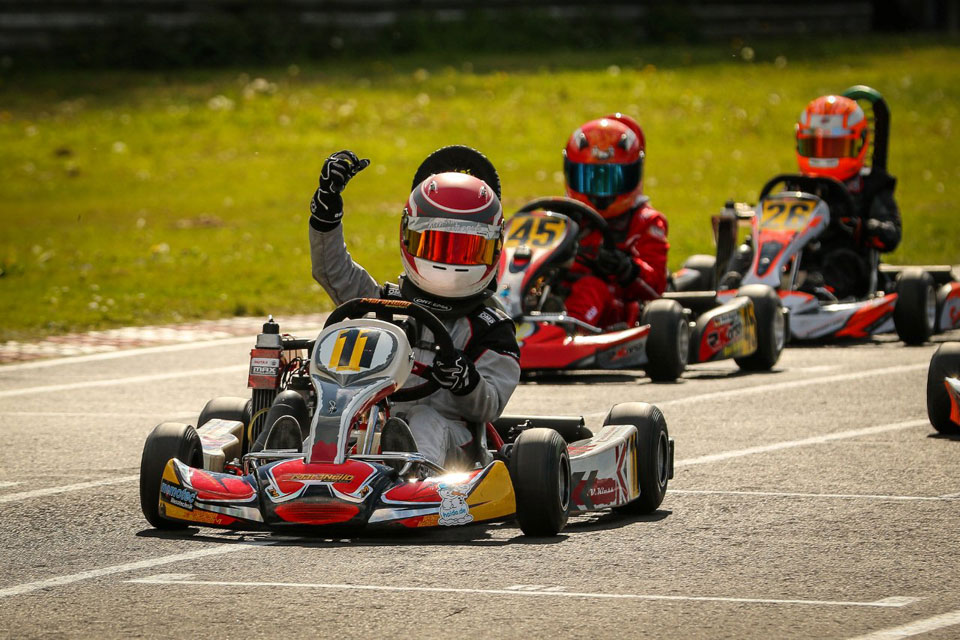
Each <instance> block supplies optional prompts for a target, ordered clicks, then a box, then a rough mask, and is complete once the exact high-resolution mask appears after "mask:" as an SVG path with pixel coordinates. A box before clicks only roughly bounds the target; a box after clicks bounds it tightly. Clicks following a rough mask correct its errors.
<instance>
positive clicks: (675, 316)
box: [640, 298, 690, 382]
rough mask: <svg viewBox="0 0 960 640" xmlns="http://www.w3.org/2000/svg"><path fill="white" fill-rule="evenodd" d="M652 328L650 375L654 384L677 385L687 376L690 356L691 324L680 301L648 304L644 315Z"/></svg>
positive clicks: (648, 370) (660, 300) (648, 337)
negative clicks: (679, 379)
mask: <svg viewBox="0 0 960 640" xmlns="http://www.w3.org/2000/svg"><path fill="white" fill-rule="evenodd" d="M640 322H641V324H649V325H650V335H649V336H647V365H646V368H645V369H644V370H645V371H646V374H647V375H648V376H650V379H651V380H653V381H654V382H674V381H675V380H676V379H677V378H679V377H680V376H681V375H683V372H684V370H685V369H686V368H687V358H688V357H689V355H690V324H689V323H688V322H687V314H685V313H684V311H683V307H682V306H680V303H679V302H677V301H676V300H666V299H663V298H661V299H659V300H653V301H651V302H648V303H647V305H646V306H645V307H644V308H643V315H641V316H640Z"/></svg>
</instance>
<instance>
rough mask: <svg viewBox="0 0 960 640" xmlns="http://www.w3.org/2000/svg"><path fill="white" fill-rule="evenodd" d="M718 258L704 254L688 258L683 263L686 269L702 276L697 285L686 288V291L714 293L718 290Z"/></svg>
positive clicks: (693, 284)
mask: <svg viewBox="0 0 960 640" xmlns="http://www.w3.org/2000/svg"><path fill="white" fill-rule="evenodd" d="M716 265H717V258H716V257H715V256H710V255H707V254H704V253H697V254H694V255H692V256H690V257H689V258H687V259H686V260H685V261H684V263H683V268H684V269H690V270H691V271H696V272H697V273H698V274H700V277H699V278H698V279H697V281H696V282H695V283H692V284H690V285H688V286H686V287H684V289H683V290H684V291H713V290H715V289H716V288H717V271H716Z"/></svg>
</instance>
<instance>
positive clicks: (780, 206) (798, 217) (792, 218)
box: [760, 197, 817, 230]
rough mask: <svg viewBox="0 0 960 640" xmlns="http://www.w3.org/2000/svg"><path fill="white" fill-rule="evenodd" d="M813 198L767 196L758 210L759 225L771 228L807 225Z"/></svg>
mask: <svg viewBox="0 0 960 640" xmlns="http://www.w3.org/2000/svg"><path fill="white" fill-rule="evenodd" d="M816 206H817V203H816V201H815V200H811V199H808V198H793V197H790V198H768V199H767V200H764V201H763V207H762V209H761V211H760V227H761V228H763V229H771V230H781V229H782V230H787V229H803V228H804V227H806V226H807V223H808V222H809V220H810V218H811V216H812V215H813V210H814V208H815V207H816Z"/></svg>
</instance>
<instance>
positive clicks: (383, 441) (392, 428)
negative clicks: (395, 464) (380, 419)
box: [380, 417, 418, 453]
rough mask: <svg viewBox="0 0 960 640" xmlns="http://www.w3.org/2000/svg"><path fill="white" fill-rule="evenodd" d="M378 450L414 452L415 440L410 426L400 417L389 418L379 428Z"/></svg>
mask: <svg viewBox="0 0 960 640" xmlns="http://www.w3.org/2000/svg"><path fill="white" fill-rule="evenodd" d="M380 450H381V451H383V452H384V453H387V452H388V451H392V452H401V453H416V452H417V451H418V449H417V441H416V440H415V439H414V438H413V433H412V432H411V431H410V427H409V426H408V425H407V423H406V422H405V421H404V420H402V419H401V418H396V417H394V418H389V419H387V421H386V422H385V423H383V429H381V430H380Z"/></svg>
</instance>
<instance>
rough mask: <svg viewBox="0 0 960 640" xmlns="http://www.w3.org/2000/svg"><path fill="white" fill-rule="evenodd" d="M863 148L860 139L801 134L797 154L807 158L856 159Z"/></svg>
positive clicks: (798, 138)
mask: <svg viewBox="0 0 960 640" xmlns="http://www.w3.org/2000/svg"><path fill="white" fill-rule="evenodd" d="M862 146H863V141H862V139H861V138H860V137H856V136H844V137H839V138H827V137H823V136H817V135H804V134H801V135H800V136H798V137H797V153H799V154H800V155H801V156H803V157H805V158H856V157H857V155H859V153H860V149H861V148H862Z"/></svg>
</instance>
